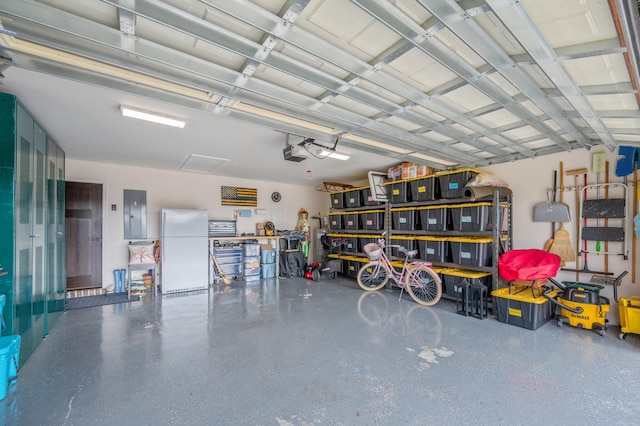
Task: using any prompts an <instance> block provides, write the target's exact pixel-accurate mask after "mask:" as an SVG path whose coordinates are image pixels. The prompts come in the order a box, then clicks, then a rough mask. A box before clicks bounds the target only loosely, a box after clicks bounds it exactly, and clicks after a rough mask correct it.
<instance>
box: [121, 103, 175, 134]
mask: <svg viewBox="0 0 640 426" xmlns="http://www.w3.org/2000/svg"><path fill="white" fill-rule="evenodd" d="M120 111H122V115H123V116H124V117H130V118H137V119H139V120H145V121H151V122H153V123H158V124H165V125H167V126H173V127H179V128H181V129H182V128H183V127H184V125H185V124H186V123H185V122H184V121H182V120H179V119H177V118H174V117H169V116H167V115H163V114H158V113H155V112H151V111H145V110H142V109H137V108H132V107H128V106H124V105H121V106H120Z"/></svg>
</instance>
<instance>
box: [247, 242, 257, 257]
mask: <svg viewBox="0 0 640 426" xmlns="http://www.w3.org/2000/svg"><path fill="white" fill-rule="evenodd" d="M244 255H245V256H260V244H253V243H245V244H244Z"/></svg>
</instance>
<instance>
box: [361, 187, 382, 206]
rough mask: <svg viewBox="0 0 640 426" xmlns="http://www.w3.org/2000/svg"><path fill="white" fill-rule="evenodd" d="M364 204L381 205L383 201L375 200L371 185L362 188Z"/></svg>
mask: <svg viewBox="0 0 640 426" xmlns="http://www.w3.org/2000/svg"><path fill="white" fill-rule="evenodd" d="M362 204H364V205H365V206H379V205H381V204H382V201H375V200H374V199H373V194H372V192H371V187H369V186H367V187H364V188H362Z"/></svg>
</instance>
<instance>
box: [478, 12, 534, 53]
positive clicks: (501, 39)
mask: <svg viewBox="0 0 640 426" xmlns="http://www.w3.org/2000/svg"><path fill="white" fill-rule="evenodd" d="M473 20H474V22H475V23H476V24H478V26H480V28H481V29H482V30H483V31H484V32H485V33H487V35H488V36H489V37H490V38H491V40H493V41H494V42H495V43H496V44H497V45H498V46H499V47H500V49H502V50H503V51H504V52H505V53H506V54H507V55H509V56H515V55H521V54H523V53H524V49H523V48H522V46H520V44H519V43H518V41H517V40H516V39H515V38H514V37H513V36H512V35H511V33H510V32H509V30H507V29H506V28H505V27H504V25H502V23H501V22H500V20H499V19H498V18H497V17H496V16H495V15H494V14H493V13H491V12H488V13H481V14H479V15H476V16H474V17H473Z"/></svg>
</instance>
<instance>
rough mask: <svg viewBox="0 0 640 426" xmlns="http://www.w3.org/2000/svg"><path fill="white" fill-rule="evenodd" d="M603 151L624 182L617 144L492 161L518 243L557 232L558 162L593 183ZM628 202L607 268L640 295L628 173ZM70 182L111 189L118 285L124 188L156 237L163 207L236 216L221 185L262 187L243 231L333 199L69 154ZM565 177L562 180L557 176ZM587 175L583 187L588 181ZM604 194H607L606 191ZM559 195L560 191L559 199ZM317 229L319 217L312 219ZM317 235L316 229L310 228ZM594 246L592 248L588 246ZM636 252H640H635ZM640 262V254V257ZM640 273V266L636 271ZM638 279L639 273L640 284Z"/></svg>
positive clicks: (111, 261)
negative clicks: (541, 213)
mask: <svg viewBox="0 0 640 426" xmlns="http://www.w3.org/2000/svg"><path fill="white" fill-rule="evenodd" d="M599 151H605V152H606V155H607V161H608V162H609V169H610V172H609V176H610V182H623V178H622V177H616V176H615V170H616V162H617V160H618V155H617V150H616V151H615V153H611V152H609V151H608V150H606V149H604V148H601V147H598V148H593V149H592V150H591V151H586V150H576V151H573V152H570V153H561V154H554V155H549V156H544V157H540V158H535V159H530V160H521V161H517V162H514V163H506V164H499V165H495V166H490V167H486V168H485V170H487V171H490V172H492V173H494V174H496V175H497V176H498V177H500V178H502V179H503V180H505V181H506V182H507V183H508V184H509V187H510V188H511V190H512V191H513V195H514V196H513V200H514V204H513V242H514V248H521V249H522V248H543V247H544V244H545V242H546V241H547V240H548V239H549V238H550V237H551V236H552V232H551V225H550V224H549V223H543V222H533V221H532V216H533V209H534V206H535V205H536V204H537V203H542V202H545V201H546V199H547V190H549V189H550V188H551V186H552V181H553V170H559V164H560V161H562V162H563V163H564V170H565V171H567V170H571V169H578V168H582V167H586V168H587V169H588V170H589V172H588V175H587V179H588V184H595V183H597V181H598V176H597V175H596V173H593V172H591V159H592V154H593V153H594V152H599ZM599 179H600V180H599V181H600V183H604V182H605V179H606V177H605V175H604V173H602V174H601V175H600V177H599ZM628 179H629V186H628V188H629V191H628V205H629V217H628V220H627V224H626V226H627V228H626V229H627V233H626V236H627V249H628V251H629V257H628V259H627V260H624V259H623V257H622V256H618V255H609V256H608V260H609V271H610V272H613V273H614V274H615V275H618V274H620V273H621V272H622V271H624V270H627V271H629V275H628V276H627V277H625V279H624V280H623V285H622V287H621V289H620V291H619V295H620V296H622V297H629V296H631V295H640V285H639V284H637V283H632V282H631V278H632V277H631V268H632V256H631V253H632V252H631V248H632V243H631V240H632V233H633V221H632V219H633V217H632V211H633V209H632V207H633V206H632V200H633V190H634V188H633V186H632V184H631V183H632V181H633V178H632V176H629V178H628ZM67 180H70V181H74V180H77V181H92V182H102V183H104V189H105V197H104V200H105V206H104V207H105V225H104V228H105V256H104V257H105V262H104V267H105V272H104V276H105V286H107V285H108V284H113V277H112V276H111V275H112V274H111V271H112V270H113V269H114V268H121V267H124V266H125V265H126V262H127V247H126V245H127V242H128V241H127V240H125V239H124V237H123V235H124V234H123V232H124V231H123V218H122V198H123V193H122V191H123V189H138V190H145V191H147V204H148V223H147V226H148V239H158V238H160V235H159V216H160V209H161V208H163V207H170V208H204V209H208V210H209V214H210V217H211V218H212V219H232V218H233V212H234V210H236V209H239V208H240V207H238V208H236V207H222V206H220V186H222V185H226V186H240V187H249V188H257V189H258V207H259V208H262V209H266V210H267V211H268V214H267V215H265V216H255V215H253V216H252V217H251V218H240V219H239V231H240V232H255V223H256V222H258V221H260V222H263V221H265V220H271V221H273V222H274V223H275V224H276V226H277V228H278V229H294V228H295V226H296V224H297V214H298V211H299V210H300V208H301V207H304V208H305V209H306V210H307V211H308V212H309V216H310V217H311V216H315V215H318V214H319V215H321V216H324V215H325V214H326V213H327V212H328V208H329V206H330V200H329V196H328V194H327V193H324V192H318V191H315V190H313V189H312V188H308V187H303V186H298V185H285V184H277V183H270V182H260V181H249V180H242V179H228V178H224V177H219V176H209V175H200V174H191V173H181V172H171V171H162V170H154V169H143V168H134V167H124V166H116V165H109V164H102V163H93V162H86V161H78V160H67ZM558 180H559V179H558ZM345 183H351V184H354V185H356V186H361V185H363V184H364V185H366V182H345ZM582 184H583V183H582V176H580V179H579V185H580V186H582ZM574 185H575V181H574V178H573V177H568V176H565V177H564V191H563V194H564V202H565V203H566V204H568V205H569V207H570V212H571V218H572V222H571V223H567V224H565V228H566V229H567V230H568V231H569V234H570V236H571V239H572V244H573V245H574V246H575V239H576V237H577V236H576V231H575V229H576V228H575V220H576V205H575V189H574ZM273 191H278V192H280V193H281V194H282V201H281V202H279V203H274V202H272V201H271V198H270V196H271V193H272V192H273ZM601 196H602V197H604V194H601ZM558 198H559V197H558ZM111 204H116V205H117V208H118V210H117V211H116V212H112V211H111V210H110V206H111ZM310 223H311V225H312V226H313V227H314V228H316V227H317V226H318V223H317V221H316V220H310ZM312 233H313V232H312ZM619 248H621V245H620V244H619V243H610V251H614V250H616V249H619ZM589 250H590V251H594V250H595V249H594V247H593V246H590V248H589ZM637 257H638V256H637ZM583 259H584V258H583V257H578V262H579V263H578V264H577V265H576V263H567V264H566V267H567V268H575V269H581V268H582V267H583V264H582V261H583ZM604 260H605V256H604V255H596V254H589V256H588V266H589V269H590V270H594V271H604ZM635 260H636V261H637V258H636V259H635ZM592 275H593V274H591V273H580V275H579V280H580V281H584V282H589V280H590V279H591V276H592ZM638 275H640V271H638ZM556 278H557V279H558V280H559V281H575V280H576V273H575V272H566V271H560V272H559V273H558V275H557V277H556ZM638 281H640V276H639V277H637V278H636V282H638ZM602 294H603V295H605V296H607V297H609V298H610V300H611V306H612V312H611V313H610V314H609V316H608V318H609V320H610V322H611V323H613V324H618V313H617V308H616V306H615V302H614V300H613V292H612V289H611V288H606V289H604V290H603V291H602Z"/></svg>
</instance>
